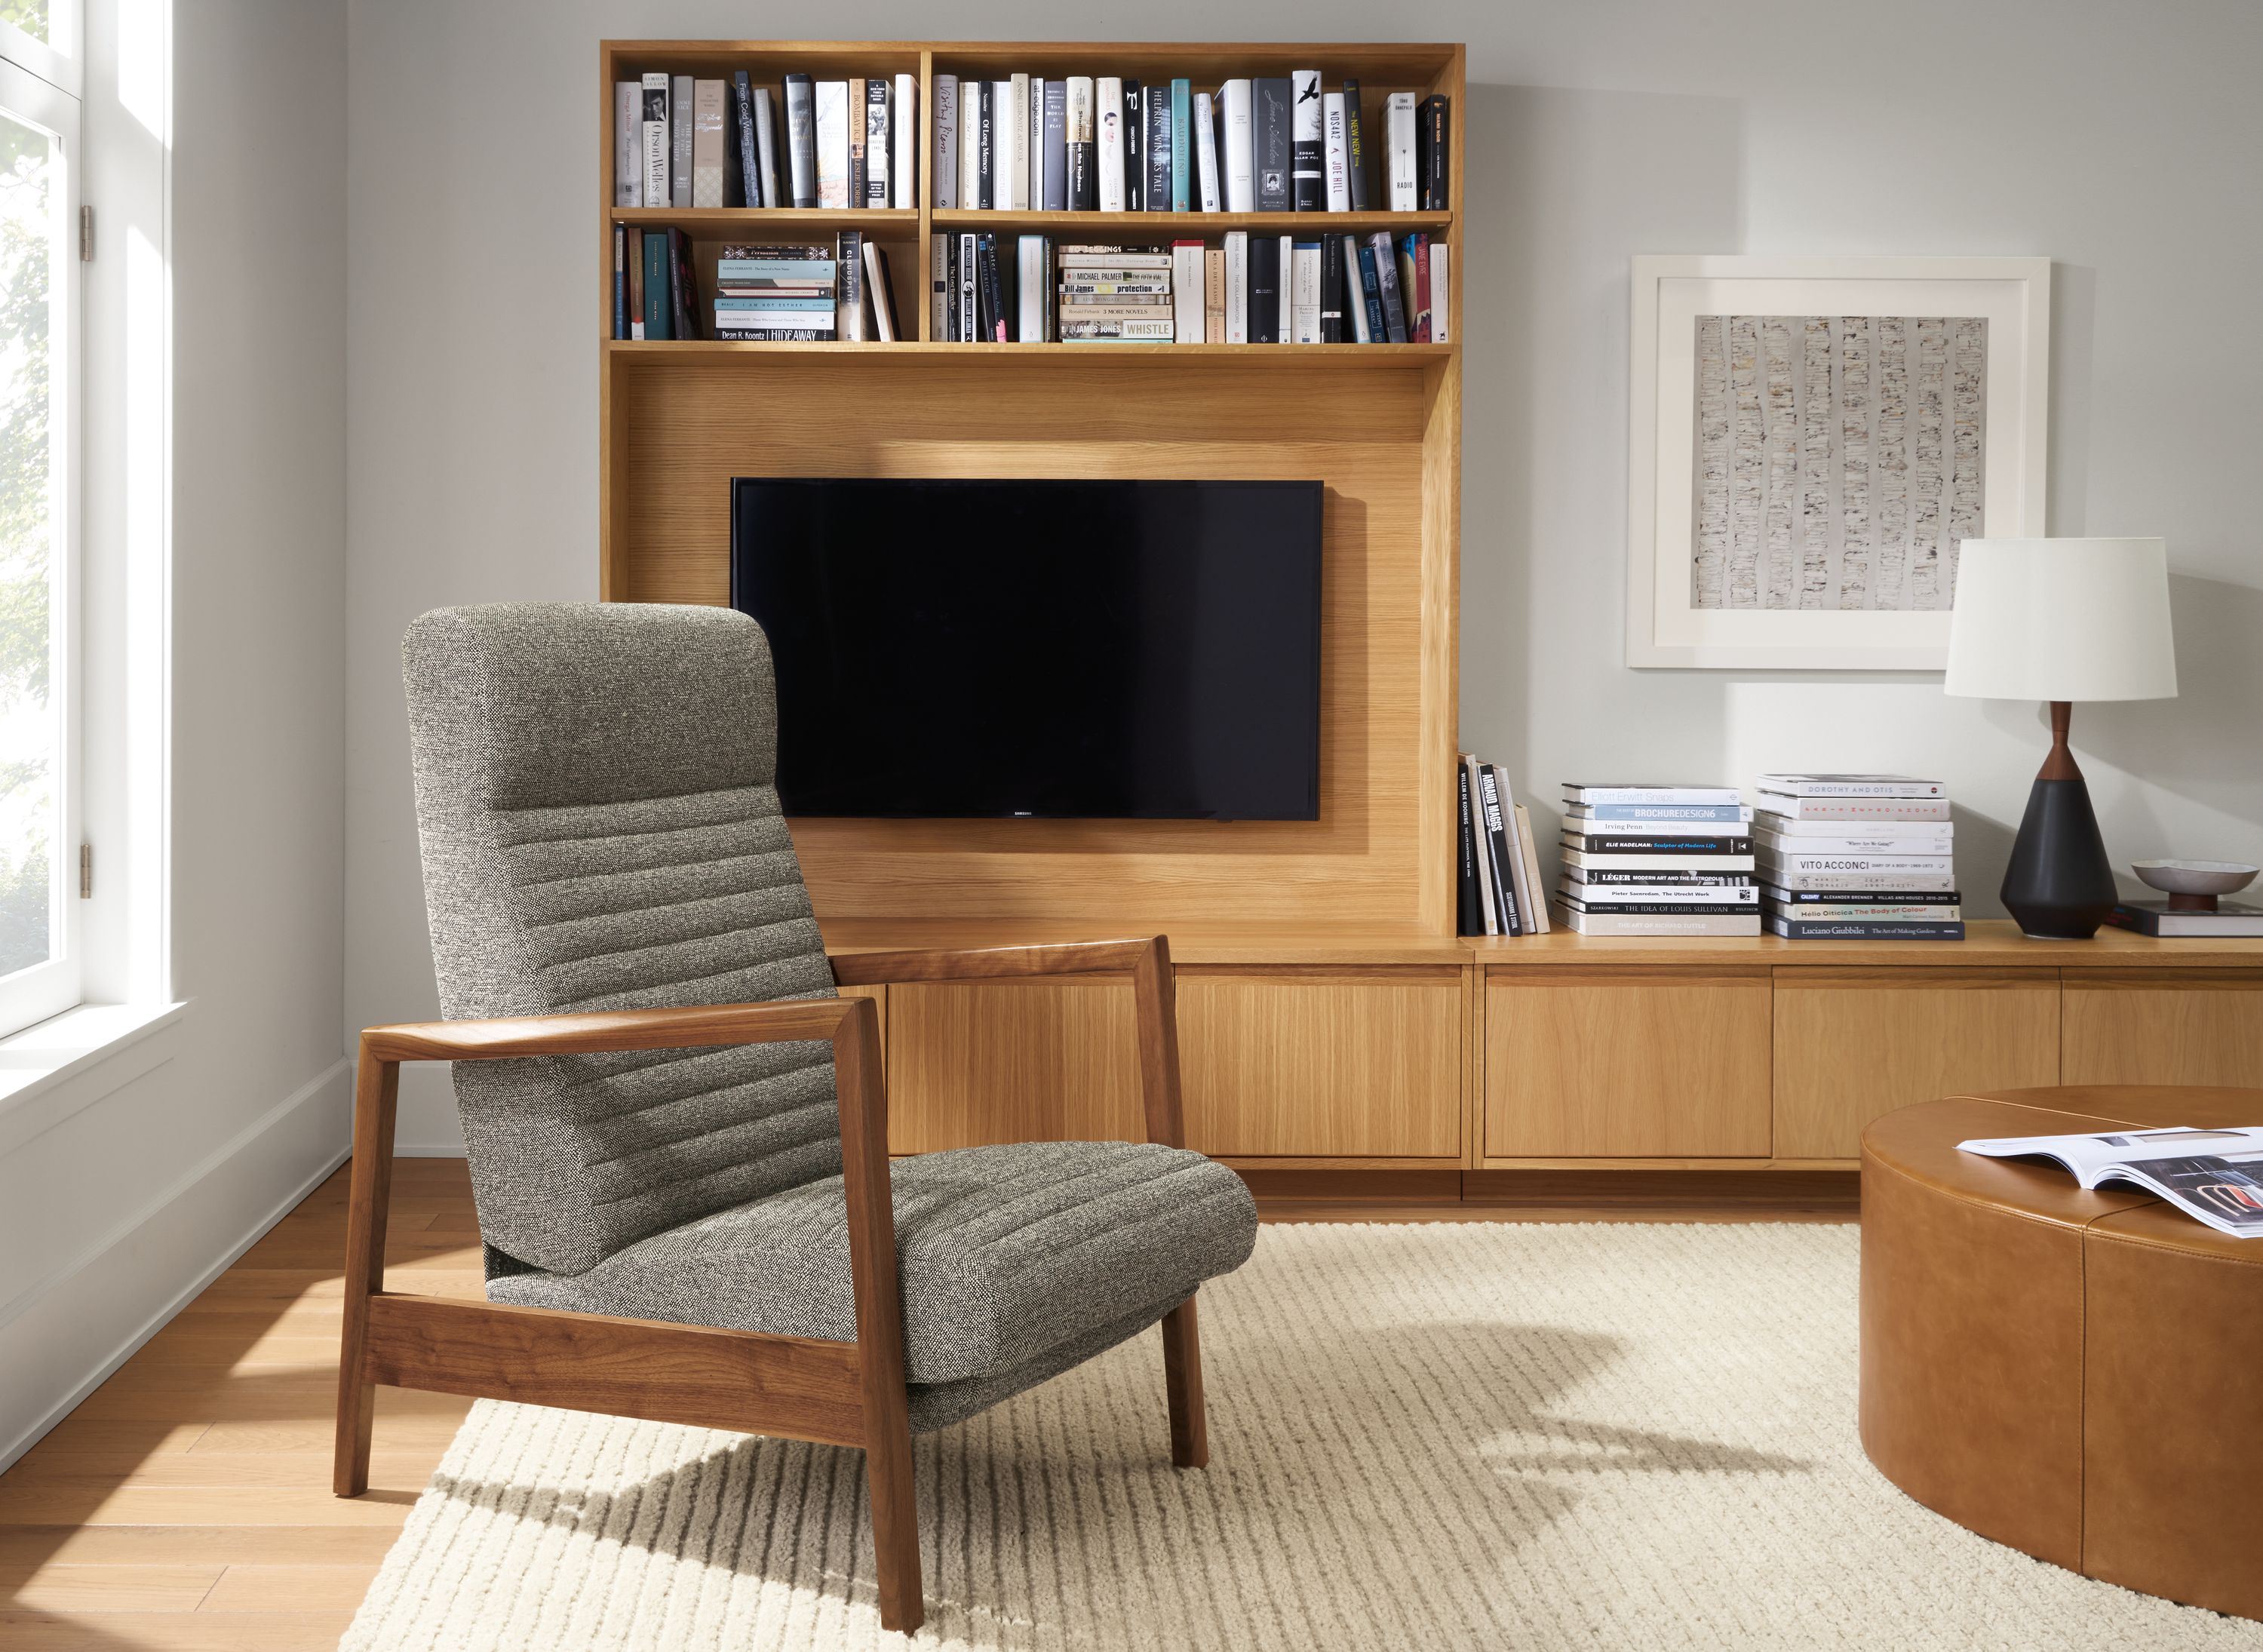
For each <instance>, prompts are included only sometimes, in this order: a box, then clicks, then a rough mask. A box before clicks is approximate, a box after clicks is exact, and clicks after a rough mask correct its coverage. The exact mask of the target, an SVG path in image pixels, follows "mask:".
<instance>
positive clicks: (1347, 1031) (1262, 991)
mask: <svg viewBox="0 0 2263 1652" xmlns="http://www.w3.org/2000/svg"><path fill="white" fill-rule="evenodd" d="M1178 987H1179V1062H1180V1068H1181V1070H1182V1073H1183V1075H1184V1080H1185V1089H1186V1109H1187V1145H1188V1146H1189V1147H1192V1148H1197V1149H1199V1150H1200V1151H1202V1152H1204V1153H1213V1154H1220V1155H1231V1156H1245V1157H1279V1156H1343V1157H1371V1158H1398V1157H1409V1158H1426V1157H1427V1158H1453V1157H1456V1156H1459V1155H1460V1153H1461V1150H1462V1081H1463V1071H1464V1062H1463V1059H1462V1051H1463V1044H1462V1038H1463V1026H1462V1023H1463V1014H1464V984H1463V977H1462V972H1461V971H1460V970H1458V969H1453V968H1444V969H1415V968H1409V969H1403V970H1387V971H1386V970H1377V971H1373V972H1367V973H1362V974H1357V975H1352V974H1347V973H1344V972H1329V971H1315V972H1312V973H1310V974H1298V973H1296V972H1287V973H1283V974H1277V975H1276V974H1271V973H1266V974H1257V973H1244V972H1239V971H1229V970H1217V971H1210V970H1199V969H1182V970H1181V971H1180V972H1179V982H1178Z"/></svg>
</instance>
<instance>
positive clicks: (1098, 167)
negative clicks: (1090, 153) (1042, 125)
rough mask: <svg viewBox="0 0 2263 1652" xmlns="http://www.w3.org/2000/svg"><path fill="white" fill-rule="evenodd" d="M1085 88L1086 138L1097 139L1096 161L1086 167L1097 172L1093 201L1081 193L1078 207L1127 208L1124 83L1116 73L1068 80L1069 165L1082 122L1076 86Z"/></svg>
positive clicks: (1111, 210) (1084, 209) (1083, 209)
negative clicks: (1087, 200)
mask: <svg viewBox="0 0 2263 1652" xmlns="http://www.w3.org/2000/svg"><path fill="white" fill-rule="evenodd" d="M1079 87H1082V88H1083V89H1084V93H1083V97H1084V119H1083V122H1082V126H1083V129H1084V130H1085V132H1086V133H1087V134H1088V136H1087V141H1095V134H1096V148H1095V152H1094V161H1093V164H1092V166H1091V167H1089V168H1088V169H1087V170H1089V171H1091V172H1093V173H1094V178H1093V200H1092V202H1090V203H1088V202H1086V201H1085V200H1084V199H1083V197H1082V193H1081V192H1079V196H1078V199H1077V201H1076V210H1077V211H1079V212H1089V211H1092V210H1094V208H1095V207H1097V208H1098V210H1099V211H1101V212H1104V213H1120V212H1122V211H1123V210H1124V83H1123V81H1122V80H1120V79H1118V78H1117V76H1114V75H1103V76H1101V77H1100V79H1099V80H1098V81H1097V82H1095V81H1088V80H1071V81H1070V82H1069V83H1068V107H1069V142H1070V144H1071V146H1072V149H1071V156H1072V159H1071V162H1070V168H1071V170H1072V172H1074V166H1075V163H1074V147H1073V146H1074V144H1075V143H1076V141H1077V137H1076V134H1077V130H1078V127H1079V122H1078V119H1077V97H1078V92H1077V89H1078V88H1079Z"/></svg>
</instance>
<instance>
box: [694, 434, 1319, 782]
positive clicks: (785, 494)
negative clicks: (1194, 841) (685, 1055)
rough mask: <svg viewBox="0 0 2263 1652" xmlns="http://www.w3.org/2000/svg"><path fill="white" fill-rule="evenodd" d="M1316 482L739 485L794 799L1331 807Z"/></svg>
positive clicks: (736, 567) (742, 544) (736, 595)
mask: <svg viewBox="0 0 2263 1652" xmlns="http://www.w3.org/2000/svg"><path fill="white" fill-rule="evenodd" d="M1321 491H1322V488H1321V484H1320V483H1319V482H1138V481H1131V482H1119V481H927V480H908V479H884V480H852V479H829V480H813V479H804V478H796V479H790V480H787V479H775V478H770V477H754V476H741V477H738V478H735V479H734V481H733V482H732V484H731V600H732V602H733V604H734V605H735V606H737V607H738V608H740V609H741V610H742V611H743V612H747V613H749V614H752V615H753V616H754V617H755V618H756V620H759V621H760V622H761V623H762V627H763V631H764V632H765V633H766V634H768V635H769V637H770V653H771V656H772V657H773V660H774V661H775V663H776V667H777V698H778V722H779V728H778V767H777V783H778V792H779V794H780V797H781V799H782V801H784V806H785V809H786V812H787V813H788V814H791V815H918V816H951V815H1004V816H1011V815H1034V816H1039V817H1054V818H1103V819H1131V818H1139V819H1171V820H1316V819H1318V818H1319V759H1320V509H1321Z"/></svg>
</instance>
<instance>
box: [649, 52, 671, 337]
mask: <svg viewBox="0 0 2263 1652" xmlns="http://www.w3.org/2000/svg"><path fill="white" fill-rule="evenodd" d="M668 94H669V77H668V76H665V75H647V76H645V77H644V204H645V205H646V206H647V207H665V206H667V205H668V204H669V185H668V172H669V164H668V163H669V153H670V150H671V149H672V147H673V142H674V140H673V135H672V134H670V133H669V129H668ZM647 319H648V318H647Z"/></svg>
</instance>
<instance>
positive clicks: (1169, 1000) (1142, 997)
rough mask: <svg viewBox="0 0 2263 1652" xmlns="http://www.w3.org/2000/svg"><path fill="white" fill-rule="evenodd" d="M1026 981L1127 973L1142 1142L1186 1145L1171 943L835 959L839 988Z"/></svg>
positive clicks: (1130, 942)
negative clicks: (1134, 1028) (1144, 1138)
mask: <svg viewBox="0 0 2263 1652" xmlns="http://www.w3.org/2000/svg"><path fill="white" fill-rule="evenodd" d="M1032 975H1129V976H1131V977H1132V998H1133V1001H1134V1004H1136V1006H1137V1009H1136V1013H1137V1017H1138V1031H1139V1103H1140V1108H1141V1111H1142V1112H1144V1113H1145V1115H1146V1124H1147V1140H1148V1141H1156V1142H1160V1143H1161V1144H1162V1145H1163V1146H1165V1147H1173V1148H1181V1147H1184V1146H1185V1145H1186V1118H1185V1109H1184V1107H1183V1105H1182V1103H1181V1100H1180V1096H1179V1011H1178V989H1177V987H1176V984H1175V977H1174V976H1173V975H1172V973H1171V944H1170V942H1169V940H1168V938H1165V937H1163V936H1160V935H1157V936H1153V937H1151V938H1148V939H1146V940H1126V941H1063V942H1060V943H1059V944H1057V945H1054V946H972V947H960V948H954V949H951V950H948V951H936V952H894V953H845V954H843V955H842V956H841V957H838V958H835V960H833V978H834V980H835V981H836V982H839V983H840V984H841V985H842V986H844V987H878V986H887V985H893V984H901V983H907V982H933V981H1004V980H1010V979H1012V978H1014V977H1016V976H1020V977H1028V976H1032Z"/></svg>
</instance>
